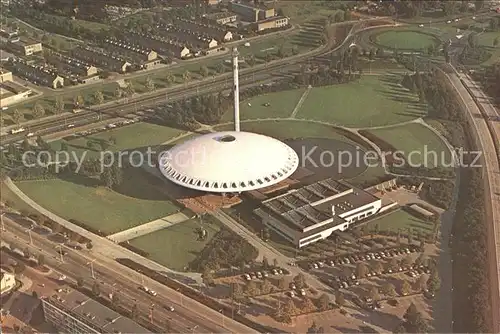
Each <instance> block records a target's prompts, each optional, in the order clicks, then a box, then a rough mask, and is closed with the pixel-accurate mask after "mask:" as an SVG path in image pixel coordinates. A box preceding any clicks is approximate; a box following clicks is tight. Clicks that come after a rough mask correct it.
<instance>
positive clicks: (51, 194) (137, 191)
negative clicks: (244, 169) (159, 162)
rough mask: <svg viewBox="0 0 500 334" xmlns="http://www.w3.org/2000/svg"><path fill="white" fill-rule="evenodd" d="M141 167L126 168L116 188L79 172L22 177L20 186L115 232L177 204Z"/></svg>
mask: <svg viewBox="0 0 500 334" xmlns="http://www.w3.org/2000/svg"><path fill="white" fill-rule="evenodd" d="M143 173H145V172H144V171H142V170H141V169H138V168H128V169H125V170H124V175H123V184H122V185H121V186H120V187H119V189H118V190H117V191H113V190H110V189H107V188H103V187H101V186H99V185H100V182H99V181H97V180H95V179H91V178H87V177H83V176H78V175H73V176H71V178H66V179H54V180H46V181H22V182H18V183H17V186H18V187H19V188H20V189H21V190H22V191H23V192H24V193H25V194H26V195H28V196H29V197H30V198H31V199H33V200H34V201H35V202H37V203H38V204H40V205H41V206H43V207H44V208H46V209H47V210H49V211H51V212H53V213H55V214H57V215H59V216H61V217H63V218H66V219H76V220H79V221H81V222H82V223H84V224H86V225H88V226H89V227H92V228H94V229H100V230H101V231H103V232H104V233H107V234H112V233H116V232H119V231H123V230H126V229H128V228H131V227H134V226H137V225H140V224H143V223H147V222H150V221H152V220H155V219H158V218H161V217H165V216H167V215H169V214H172V213H174V212H175V211H176V210H177V207H176V206H175V205H174V204H172V203H171V202H170V201H169V200H168V198H167V196H166V195H164V194H163V193H161V192H160V191H158V190H156V189H155V188H153V186H154V185H152V184H151V183H150V181H149V180H148V179H146V178H145V176H144V174H143Z"/></svg>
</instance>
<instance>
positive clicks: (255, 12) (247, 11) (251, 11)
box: [230, 2, 276, 22]
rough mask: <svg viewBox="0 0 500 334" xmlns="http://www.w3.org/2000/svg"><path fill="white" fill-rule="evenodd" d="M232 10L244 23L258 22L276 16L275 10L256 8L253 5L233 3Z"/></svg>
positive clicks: (263, 7) (262, 7)
mask: <svg viewBox="0 0 500 334" xmlns="http://www.w3.org/2000/svg"><path fill="white" fill-rule="evenodd" d="M230 10H231V11H232V12H233V13H236V14H238V15H240V16H241V17H242V19H243V20H244V21H248V22H257V21H260V20H266V19H269V18H271V17H273V16H275V15H276V13H275V11H274V8H267V7H265V6H260V7H255V6H253V5H252V4H251V3H243V2H239V3H238V2H231V5H230Z"/></svg>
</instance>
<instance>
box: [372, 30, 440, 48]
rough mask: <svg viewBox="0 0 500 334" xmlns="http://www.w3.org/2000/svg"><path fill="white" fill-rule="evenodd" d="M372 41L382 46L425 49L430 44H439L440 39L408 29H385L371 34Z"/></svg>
mask: <svg viewBox="0 0 500 334" xmlns="http://www.w3.org/2000/svg"><path fill="white" fill-rule="evenodd" d="M373 38H374V41H375V42H376V43H377V44H380V45H382V46H384V47H387V48H391V49H398V50H416V51H420V50H422V49H423V50H425V49H427V48H428V47H429V46H430V45H432V44H434V45H436V46H437V45H439V44H440V41H439V40H438V39H437V38H435V37H433V36H432V35H428V34H425V33H421V32H417V31H410V30H387V31H384V32H382V33H380V34H376V35H373Z"/></svg>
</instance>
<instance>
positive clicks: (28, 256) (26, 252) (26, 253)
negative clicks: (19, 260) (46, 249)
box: [23, 247, 31, 259]
mask: <svg viewBox="0 0 500 334" xmlns="http://www.w3.org/2000/svg"><path fill="white" fill-rule="evenodd" d="M23 254H24V257H25V258H26V259H29V258H30V257H31V252H30V249H29V248H28V247H26V248H25V249H24V251H23Z"/></svg>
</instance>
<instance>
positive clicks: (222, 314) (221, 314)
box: [219, 309, 225, 327]
mask: <svg viewBox="0 0 500 334" xmlns="http://www.w3.org/2000/svg"><path fill="white" fill-rule="evenodd" d="M219 312H220V316H221V318H222V327H225V325H224V310H223V309H220V310H219Z"/></svg>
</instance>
